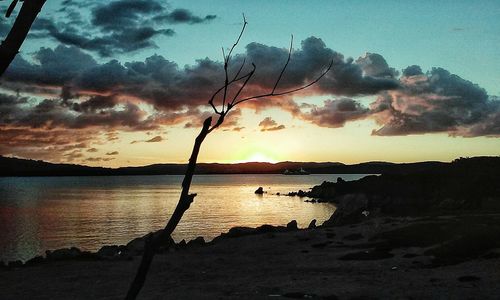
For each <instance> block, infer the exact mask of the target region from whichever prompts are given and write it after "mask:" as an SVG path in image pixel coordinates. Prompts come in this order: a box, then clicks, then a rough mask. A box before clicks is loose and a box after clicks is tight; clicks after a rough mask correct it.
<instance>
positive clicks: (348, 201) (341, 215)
mask: <svg viewBox="0 0 500 300" xmlns="http://www.w3.org/2000/svg"><path fill="white" fill-rule="evenodd" d="M367 209H368V198H366V196H365V195H364V194H349V195H345V196H343V197H342V199H341V201H340V202H339V204H338V205H337V210H335V212H334V213H333V215H332V216H331V217H330V219H328V220H326V221H325V222H324V223H323V226H326V227H330V226H342V225H347V224H353V223H359V222H361V221H363V220H364V219H365V218H366V216H365V214H363V212H365V211H366V210H367Z"/></svg>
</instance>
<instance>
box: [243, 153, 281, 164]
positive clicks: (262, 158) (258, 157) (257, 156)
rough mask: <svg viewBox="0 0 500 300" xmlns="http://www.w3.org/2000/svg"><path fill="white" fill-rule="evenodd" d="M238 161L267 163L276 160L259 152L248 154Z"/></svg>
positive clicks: (275, 161)
mask: <svg viewBox="0 0 500 300" xmlns="http://www.w3.org/2000/svg"><path fill="white" fill-rule="evenodd" d="M240 162H268V163H273V164H274V163H277V162H278V161H277V160H275V159H272V158H271V157H269V156H267V155H265V154H262V153H260V152H256V153H253V154H252V155H250V156H249V157H248V158H247V159H244V160H242V161H240Z"/></svg>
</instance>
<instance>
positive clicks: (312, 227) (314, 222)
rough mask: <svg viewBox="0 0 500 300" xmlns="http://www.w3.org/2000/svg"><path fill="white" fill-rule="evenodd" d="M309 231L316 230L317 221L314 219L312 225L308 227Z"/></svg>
mask: <svg viewBox="0 0 500 300" xmlns="http://www.w3.org/2000/svg"><path fill="white" fill-rule="evenodd" d="M307 228H308V229H314V228H316V219H313V220H312V221H311V223H309V226H307Z"/></svg>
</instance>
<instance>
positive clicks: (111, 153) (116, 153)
mask: <svg viewBox="0 0 500 300" xmlns="http://www.w3.org/2000/svg"><path fill="white" fill-rule="evenodd" d="M118 154H119V153H118V151H112V152H106V155H118Z"/></svg>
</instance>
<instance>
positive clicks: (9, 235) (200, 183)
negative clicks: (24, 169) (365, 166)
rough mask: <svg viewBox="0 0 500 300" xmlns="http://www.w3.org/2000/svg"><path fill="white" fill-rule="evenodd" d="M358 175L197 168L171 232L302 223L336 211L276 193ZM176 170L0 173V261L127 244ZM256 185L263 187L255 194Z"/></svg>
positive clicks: (186, 234) (163, 203)
mask: <svg viewBox="0 0 500 300" xmlns="http://www.w3.org/2000/svg"><path fill="white" fill-rule="evenodd" d="M339 176H340V177H342V178H344V179H345V180H354V179H357V178H360V177H363V176H364V175H356V174H348V175H309V176H283V175H199V176H195V178H194V179H193V185H192V187H191V192H193V193H197V194H198V196H197V197H196V198H195V202H194V203H193V204H192V205H191V208H190V209H189V210H188V211H187V212H186V214H185V215H184V217H183V219H182V220H181V223H180V224H179V226H178V227H177V229H176V231H175V232H174V235H173V237H174V239H175V240H177V241H179V240H181V239H192V238H195V237H197V236H204V237H205V239H206V240H210V239H212V238H213V237H215V236H217V235H219V234H220V233H221V232H225V231H227V230H228V229H229V228H231V227H234V226H252V227H255V226H259V225H262V224H273V225H285V224H286V223H288V222H289V221H290V220H292V219H296V220H297V222H298V223H299V227H300V226H303V227H304V226H307V225H308V224H309V222H310V221H311V220H312V219H317V220H318V222H319V223H321V222H323V221H324V220H326V219H328V218H329V217H330V215H331V214H332V213H333V211H334V210H335V207H334V206H333V205H331V204H326V203H324V204H311V203H305V202H303V200H300V199H299V198H297V197H294V198H292V197H284V196H281V197H280V196H276V195H274V194H275V193H276V192H281V193H287V192H290V191H296V190H298V189H308V188H310V187H312V186H314V185H316V184H320V183H321V182H323V181H324V180H329V181H334V180H335V179H336V178H337V177H339ZM181 181H182V176H177V175H165V176H120V177H118V176H117V177H115V176H112V177H28V178H22V177H7V178H0V260H5V261H7V260H13V259H22V260H25V259H28V258H31V257H33V256H35V255H38V254H42V253H44V251H45V250H47V249H57V248H62V247H70V246H76V247H78V248H80V249H84V250H97V249H99V248H100V247H102V246H103V245H116V244H125V243H127V242H128V241H130V240H131V239H133V238H135V237H138V236H141V235H144V234H146V233H148V232H150V231H153V230H157V229H160V228H162V227H163V226H164V224H165V223H166V220H167V219H168V217H169V216H170V213H171V212H172V211H173V209H174V207H175V205H176V204H177V201H178V197H179V193H180V183H181ZM258 186H262V187H264V189H265V190H266V191H267V192H268V193H267V194H264V195H262V196H259V195H255V194H254V191H255V189H256V188H257V187H258Z"/></svg>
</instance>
